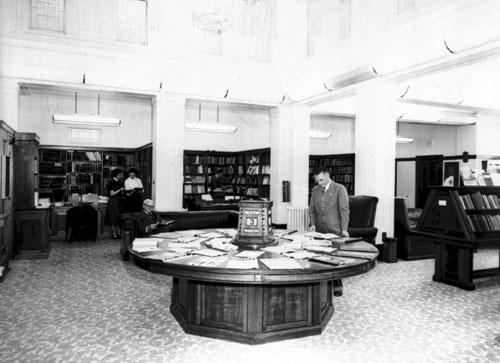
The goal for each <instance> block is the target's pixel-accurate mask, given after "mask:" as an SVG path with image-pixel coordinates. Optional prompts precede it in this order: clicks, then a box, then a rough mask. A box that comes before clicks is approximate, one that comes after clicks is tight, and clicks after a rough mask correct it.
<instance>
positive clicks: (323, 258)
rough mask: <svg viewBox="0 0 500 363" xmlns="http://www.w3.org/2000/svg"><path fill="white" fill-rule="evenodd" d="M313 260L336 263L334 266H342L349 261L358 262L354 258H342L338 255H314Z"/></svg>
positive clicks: (330, 263)
mask: <svg viewBox="0 0 500 363" xmlns="http://www.w3.org/2000/svg"><path fill="white" fill-rule="evenodd" d="M311 261H314V262H322V263H327V264H329V265H334V266H341V265H345V264H349V263H355V262H358V261H357V260H355V259H353V258H342V257H337V256H328V255H320V256H316V257H313V258H311Z"/></svg>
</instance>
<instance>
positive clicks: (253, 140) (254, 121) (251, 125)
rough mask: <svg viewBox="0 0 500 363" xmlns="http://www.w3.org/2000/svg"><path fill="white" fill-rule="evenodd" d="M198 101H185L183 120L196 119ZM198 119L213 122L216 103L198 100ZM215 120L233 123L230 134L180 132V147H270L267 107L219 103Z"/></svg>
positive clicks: (202, 148) (237, 149)
mask: <svg viewBox="0 0 500 363" xmlns="http://www.w3.org/2000/svg"><path fill="white" fill-rule="evenodd" d="M198 118H199V112H198V102H197V101H188V102H187V103H186V114H185V121H186V122H198ZM201 120H202V121H203V122H207V121H208V122H216V121H217V104H215V103H208V102H203V103H202V109H201ZM219 122H220V123H223V124H229V125H233V126H236V127H237V128H238V129H237V131H236V132H235V133H233V134H222V133H213V132H198V131H184V150H216V151H242V150H249V149H260V148H266V147H270V134H269V132H270V128H269V127H270V113H269V109H267V108H260V107H255V106H245V105H239V104H227V103H226V104H224V103H221V104H219Z"/></svg>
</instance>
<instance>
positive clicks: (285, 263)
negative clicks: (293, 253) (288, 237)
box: [260, 257, 304, 270]
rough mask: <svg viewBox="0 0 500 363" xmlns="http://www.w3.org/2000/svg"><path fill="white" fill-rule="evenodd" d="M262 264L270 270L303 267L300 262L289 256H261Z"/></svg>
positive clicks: (300, 268)
mask: <svg viewBox="0 0 500 363" xmlns="http://www.w3.org/2000/svg"><path fill="white" fill-rule="evenodd" d="M260 262H262V263H263V264H264V265H266V266H267V267H268V268H270V269H271V270H303V269H304V267H302V265H301V264H300V263H298V262H297V261H295V260H292V259H291V258H285V257H283V258H262V259H260Z"/></svg>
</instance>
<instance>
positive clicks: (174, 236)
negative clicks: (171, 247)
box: [151, 232, 181, 239]
mask: <svg viewBox="0 0 500 363" xmlns="http://www.w3.org/2000/svg"><path fill="white" fill-rule="evenodd" d="M151 237H158V238H166V239H177V238H180V237H181V235H180V234H178V233H176V232H162V233H156V234H152V235H151Z"/></svg>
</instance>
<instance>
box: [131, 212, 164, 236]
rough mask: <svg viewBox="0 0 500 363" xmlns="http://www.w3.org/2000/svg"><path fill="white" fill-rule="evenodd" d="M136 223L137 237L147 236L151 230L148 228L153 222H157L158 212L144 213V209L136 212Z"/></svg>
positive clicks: (158, 219)
mask: <svg viewBox="0 0 500 363" xmlns="http://www.w3.org/2000/svg"><path fill="white" fill-rule="evenodd" d="M136 218H137V224H138V227H139V231H138V234H139V237H144V236H148V235H150V234H151V230H148V227H150V226H151V225H152V224H153V223H156V222H159V221H160V217H159V216H158V213H156V212H154V211H152V212H151V214H146V213H145V212H144V211H142V212H138V213H136ZM155 232H156V231H155Z"/></svg>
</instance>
